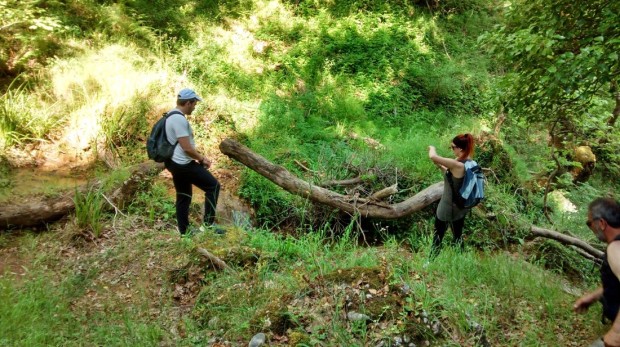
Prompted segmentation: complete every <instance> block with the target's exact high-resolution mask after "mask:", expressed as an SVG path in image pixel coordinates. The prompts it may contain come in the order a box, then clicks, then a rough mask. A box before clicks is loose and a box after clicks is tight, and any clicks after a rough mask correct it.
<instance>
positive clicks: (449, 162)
mask: <svg viewBox="0 0 620 347" xmlns="http://www.w3.org/2000/svg"><path fill="white" fill-rule="evenodd" d="M428 157H429V158H430V159H431V160H432V161H433V163H435V165H437V166H439V167H440V168H441V167H443V168H444V170H446V169H447V170H450V172H451V173H452V175H453V176H454V177H456V178H461V177H463V175H465V165H463V163H461V162H460V161H458V160H456V159H450V158H444V157H442V156H440V155H438V154H437V150H436V149H435V146H428Z"/></svg>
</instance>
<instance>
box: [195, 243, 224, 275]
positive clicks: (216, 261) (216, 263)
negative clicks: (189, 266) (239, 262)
mask: <svg viewBox="0 0 620 347" xmlns="http://www.w3.org/2000/svg"><path fill="white" fill-rule="evenodd" d="M196 251H197V252H198V253H199V254H200V255H202V256H203V257H205V258H207V260H209V261H210V262H211V264H212V265H213V267H214V268H215V269H217V270H230V267H229V266H228V264H226V262H224V261H223V260H222V259H220V258H218V257H216V256H214V255H213V254H212V253H211V252H209V251H207V250H206V249H204V248H202V247H196Z"/></svg>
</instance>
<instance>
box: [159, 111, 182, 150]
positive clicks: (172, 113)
mask: <svg viewBox="0 0 620 347" xmlns="http://www.w3.org/2000/svg"><path fill="white" fill-rule="evenodd" d="M175 114H180V115H181V116H183V117H185V114H184V113H183V112H181V111H179V110H177V109H176V108H175V109H174V110H171V111H168V112H165V113H164V114H163V116H164V118H166V120H168V117H170V116H172V115H175ZM164 136H166V138H167V135H166V121H164ZM178 144H179V139H177V141H176V142H175V143H174V147H175V149H176V146H177V145H178Z"/></svg>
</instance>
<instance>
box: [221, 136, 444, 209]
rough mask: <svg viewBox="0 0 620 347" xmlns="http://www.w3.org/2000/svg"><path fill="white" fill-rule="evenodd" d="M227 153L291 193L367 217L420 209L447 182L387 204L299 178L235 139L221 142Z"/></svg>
mask: <svg viewBox="0 0 620 347" xmlns="http://www.w3.org/2000/svg"><path fill="white" fill-rule="evenodd" d="M220 150H221V151H222V153H224V154H225V155H227V156H229V157H230V158H232V159H235V160H237V161H238V162H240V163H242V164H243V165H245V166H247V167H249V168H250V169H252V170H254V171H256V172H258V173H259V174H261V175H263V176H264V177H265V178H267V179H269V180H270V181H272V182H273V183H275V184H277V185H278V186H280V187H282V188H284V189H285V190H286V191H288V192H289V193H291V194H295V195H299V196H302V197H304V198H308V199H310V200H311V201H314V202H316V203H320V204H324V205H327V206H331V207H333V208H336V209H339V210H341V211H344V212H347V213H350V214H359V215H361V216H362V217H367V218H380V219H397V218H401V217H405V216H408V215H411V214H412V213H414V212H417V211H420V210H422V209H423V208H425V207H426V206H428V205H430V204H432V203H433V202H435V201H437V200H439V198H441V194H442V193H443V182H437V183H435V184H433V185H431V186H429V187H427V188H425V189H424V190H422V191H421V192H419V193H417V194H416V195H414V196H413V197H410V198H408V199H407V200H404V201H402V202H399V203H396V204H386V203H383V202H380V201H375V200H373V199H370V198H360V197H353V196H348V195H343V194H339V193H336V192H334V191H331V190H329V189H325V188H323V187H319V186H317V185H315V184H312V183H310V182H306V181H304V180H302V179H299V178H297V177H296V176H294V175H293V174H291V173H290V172H289V171H287V170H286V169H285V168H283V167H282V166H279V165H275V164H273V163H271V162H270V161H268V160H267V159H265V158H263V157H262V156H260V155H258V154H256V153H254V152H252V151H251V150H250V149H249V148H247V147H245V146H243V145H242V144H240V143H239V142H237V141H235V140H232V139H225V140H224V141H222V143H220Z"/></svg>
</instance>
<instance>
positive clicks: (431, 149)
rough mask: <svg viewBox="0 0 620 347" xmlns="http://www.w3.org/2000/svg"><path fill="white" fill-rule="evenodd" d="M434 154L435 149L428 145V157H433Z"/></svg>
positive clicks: (435, 152)
mask: <svg viewBox="0 0 620 347" xmlns="http://www.w3.org/2000/svg"><path fill="white" fill-rule="evenodd" d="M436 155H437V149H435V146H428V157H429V158H431V159H433V157H434V156H436Z"/></svg>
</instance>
